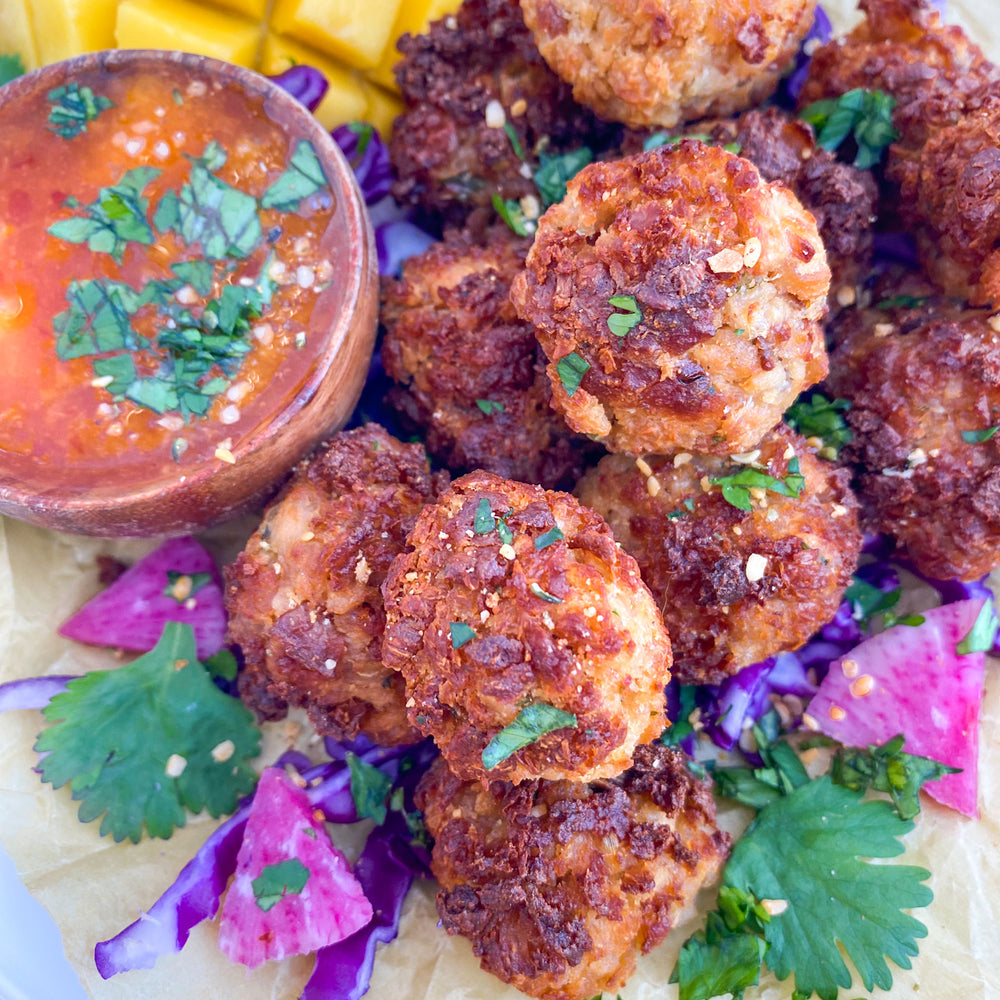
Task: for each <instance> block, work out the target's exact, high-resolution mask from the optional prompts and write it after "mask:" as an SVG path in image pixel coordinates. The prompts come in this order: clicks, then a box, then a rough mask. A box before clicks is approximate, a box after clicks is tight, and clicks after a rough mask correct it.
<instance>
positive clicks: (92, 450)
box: [0, 66, 337, 493]
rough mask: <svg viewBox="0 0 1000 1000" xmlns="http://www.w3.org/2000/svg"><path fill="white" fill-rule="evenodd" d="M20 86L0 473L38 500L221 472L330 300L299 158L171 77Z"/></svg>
mask: <svg viewBox="0 0 1000 1000" xmlns="http://www.w3.org/2000/svg"><path fill="white" fill-rule="evenodd" d="M35 90H36V92H35V93H33V94H29V95H27V96H25V97H24V98H21V99H16V100H15V101H13V102H8V103H7V104H6V106H5V107H4V125H3V135H4V141H3V143H2V145H0V255H2V259H3V262H4V266H3V270H2V273H0V345H2V348H3V352H4V363H3V364H2V365H0V465H2V466H3V467H4V468H5V469H6V470H7V471H8V472H11V473H13V474H14V475H15V476H17V477H18V478H20V479H21V481H22V482H26V483H30V484H32V487H33V488H35V489H37V490H38V492H40V493H43V492H45V491H46V489H48V488H51V487H53V486H55V485H57V484H65V480H66V478H67V474H66V470H67V469H71V470H72V475H71V477H70V478H71V479H72V482H73V483H74V484H75V485H77V486H78V487H79V489H80V490H81V491H85V490H88V489H92V488H95V487H98V486H106V485H107V484H108V483H109V482H112V483H116V484H118V483H120V484H122V485H123V486H127V485H132V484H137V485H146V484H155V483H156V482H157V481H158V480H161V479H166V478H168V477H172V476H176V475H177V473H178V471H180V472H181V474H183V472H184V470H185V469H192V468H195V467H196V466H198V465H201V464H204V463H206V462H218V461H232V452H233V451H234V450H236V449H237V448H238V447H239V443H240V442H241V441H242V440H244V439H245V438H246V437H248V436H250V435H253V434H255V433H257V432H259V431H260V429H261V428H262V426H264V425H266V423H267V422H268V420H269V419H270V414H272V413H273V412H275V411H276V410H278V409H279V408H280V406H281V404H282V402H283V401H285V400H288V399H290V398H292V397H294V396H295V394H296V393H298V392H299V391H300V390H301V388H302V386H303V385H305V384H306V383H307V381H308V378H309V374H310V371H311V369H312V368H313V366H314V365H315V362H316V352H315V351H313V350H310V346H311V341H313V340H317V339H318V337H319V334H318V333H316V332H314V331H312V330H311V329H310V321H311V317H312V316H313V313H314V311H315V310H316V309H317V304H318V303H319V302H320V300H321V299H322V297H323V296H324V295H327V296H328V295H336V294H337V283H336V280H335V278H336V276H335V274H334V270H335V268H334V265H333V264H332V263H331V262H330V260H329V256H328V255H324V253H323V246H324V244H325V243H326V242H327V240H325V238H324V236H325V234H327V230H328V228H329V227H331V225H332V224H333V223H334V221H335V216H336V208H337V206H336V205H335V199H334V197H333V194H332V192H331V189H330V186H329V184H328V182H327V179H326V177H325V175H324V174H323V170H322V167H321V165H320V163H319V160H318V158H317V157H316V154H315V151H314V150H313V148H312V146H311V144H310V143H308V142H306V141H304V140H301V139H300V140H296V139H295V138H294V137H290V136H289V135H288V134H286V132H285V131H284V130H283V129H282V128H281V127H280V126H279V125H278V124H276V123H275V122H273V121H271V120H270V119H269V118H268V116H267V114H266V111H265V108H264V102H263V98H260V97H255V96H252V95H249V94H247V93H246V92H245V91H244V90H243V89H242V88H240V87H239V86H237V85H235V84H229V83H222V82H220V81H216V80H214V79H212V78H210V77H208V76H205V77H200V76H199V75H198V74H197V73H193V74H192V72H191V71H190V70H178V69H177V68H171V67H169V66H168V67H165V68H164V69H163V70H158V69H157V70H150V69H149V68H148V67H143V68H141V69H136V68H133V69H128V68H126V69H120V70H117V71H114V72H109V71H106V70H95V71H93V72H92V73H90V74H89V75H88V74H84V75H81V76H79V77H77V78H76V80H75V81H74V82H73V83H72V84H70V85H68V86H66V87H62V88H56V89H54V90H52V91H48V92H44V91H43V92H37V90H38V88H35Z"/></svg>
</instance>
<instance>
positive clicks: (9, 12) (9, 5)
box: [0, 0, 39, 69]
mask: <svg viewBox="0 0 1000 1000" xmlns="http://www.w3.org/2000/svg"><path fill="white" fill-rule="evenodd" d="M0 50H2V51H3V52H4V53H6V54H10V55H18V56H20V57H21V62H23V63H24V68H25V69H37V68H38V65H39V63H38V49H37V48H35V36H34V35H33V34H32V32H31V11H30V10H29V9H28V3H27V0H0Z"/></svg>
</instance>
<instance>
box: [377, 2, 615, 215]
mask: <svg viewBox="0 0 1000 1000" xmlns="http://www.w3.org/2000/svg"><path fill="white" fill-rule="evenodd" d="M398 47H399V50H400V53H401V54H402V58H401V59H400V61H399V62H398V63H397V65H396V71H395V72H396V80H397V82H398V84H399V91H400V95H401V96H402V98H403V103H404V104H405V110H404V111H403V113H402V115H400V116H399V118H397V119H396V123H395V126H394V128H393V131H392V138H391V139H390V142H389V156H390V158H391V160H392V165H393V168H394V170H395V173H396V177H397V182H396V184H395V186H394V188H393V193H394V194H395V195H396V197H397V198H398V199H399V200H400V201H403V202H408V203H411V204H414V205H419V206H421V207H423V208H425V209H427V210H429V211H430V212H433V213H435V214H439V215H443V216H444V218H445V219H446V221H447V222H448V223H450V224H452V225H462V224H464V222H465V220H466V219H467V217H468V216H469V214H470V213H472V212H474V211H476V210H479V212H480V213H481V212H483V211H486V212H488V213H489V214H490V216H492V214H493V209H492V199H493V198H494V196H496V195H499V196H500V197H501V198H503V199H505V200H506V199H520V198H524V197H529V196H530V197H535V196H536V195H537V190H536V188H535V184H534V181H533V180H532V178H531V170H530V169H529V170H527V172H526V170H525V163H526V162H527V163H528V165H529V166H530V167H537V166H538V163H539V157H540V154H541V153H542V152H545V153H548V154H552V153H561V152H566V151H569V150H574V149H577V148H578V147H580V146H581V145H589V146H590V147H591V148H592V149H596V148H601V147H603V146H604V145H608V144H610V143H612V142H614V141H616V140H617V133H618V128H617V127H616V126H610V125H606V124H604V123H602V122H600V121H598V120H597V119H596V118H595V116H594V114H593V112H591V111H590V110H589V109H588V108H584V107H582V106H581V105H579V104H577V103H576V101H574V100H573V97H572V94H571V88H570V87H569V85H568V84H565V83H563V81H562V80H560V79H559V78H558V77H557V76H556V74H555V73H553V72H552V70H551V69H549V67H548V66H547V65H546V63H545V60H544V59H542V57H541V55H540V54H539V52H538V49H537V47H536V46H535V43H534V40H533V39H532V37H531V32H530V31H528V29H527V27H525V24H524V19H523V17H522V15H521V10H520V8H519V6H518V4H517V0H464V2H463V4H462V5H461V7H459V9H458V10H457V11H456V12H455V13H454V14H450V15H449V16H447V17H444V18H441V19H440V20H439V21H435V22H434V23H432V24H431V26H430V28H429V29H428V30H427V31H426V32H424V33H422V34H419V35H404V36H403V37H402V38H401V39H400V40H399V45H398Z"/></svg>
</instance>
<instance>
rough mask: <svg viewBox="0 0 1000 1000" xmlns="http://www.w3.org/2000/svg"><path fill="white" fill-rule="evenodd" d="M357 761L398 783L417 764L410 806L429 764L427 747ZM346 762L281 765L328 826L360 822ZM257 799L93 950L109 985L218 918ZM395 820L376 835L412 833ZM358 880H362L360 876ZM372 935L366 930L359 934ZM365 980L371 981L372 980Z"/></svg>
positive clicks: (380, 752)
mask: <svg viewBox="0 0 1000 1000" xmlns="http://www.w3.org/2000/svg"><path fill="white" fill-rule="evenodd" d="M358 756H359V757H360V758H361V759H362V760H364V761H366V762H367V763H369V764H372V765H374V766H376V767H379V768H380V769H381V770H382V771H383V772H384V773H385V774H386V776H387V777H389V778H391V779H393V780H394V781H395V780H396V778H397V777H399V775H400V772H401V769H402V765H403V761H404V759H408V760H410V761H412V762H413V764H412V766H411V768H410V770H409V771H407V772H406V777H405V781H403V782H401V783H402V784H403V787H404V789H405V792H404V794H405V795H406V796H408V798H409V801H411V802H412V787H413V786H415V783H416V781H417V780H418V779H419V777H420V775H421V774H422V773H423V771H424V770H425V769H426V766H427V764H428V763H429V760H430V757H429V752H428V750H427V749H426V748H425V747H422V746H421V747H417V748H413V747H395V748H392V749H388V750H386V749H382V748H380V747H376V746H371V747H370V748H369V749H368V750H366V751H364V752H363V753H360V754H359V755H358ZM345 758H346V751H345V756H344V757H341V758H340V759H336V760H330V761H326V762H324V763H322V764H317V765H315V766H312V765H310V763H309V760H308V758H306V757H304V756H303V755H302V754H297V753H288V754H285V755H284V756H283V757H281V758H280V759H279V760H278V761H277V762H276V764H275V765H274V766H278V767H284V766H286V765H289V766H293V767H295V768H296V769H297V770H299V771H301V774H302V778H303V780H305V781H306V782H308V788H307V791H308V795H309V800H310V802H312V804H313V805H314V806H315V807H316V808H318V809H322V810H323V813H324V815H325V817H326V819H327V820H328V821H330V822H332V823H355V822H357V820H358V813H357V809H356V807H355V805H354V799H353V798H352V796H351V773H350V768H349V767H348V766H347V763H346V759H345ZM251 801H252V798H246V799H244V800H243V802H242V803H241V804H240V807H239V809H238V810H237V811H236V812H235V813H234V814H233V815H232V816H231V817H230V818H229V819H228V820H226V822H224V823H223V824H222V825H221V826H220V827H219V828H218V829H217V830H216V831H215V832H214V833H213V834H212V835H211V836H210V837H209V838H208V840H207V841H206V842H205V843H204V844H203V845H202V847H201V849H200V850H199V851H198V853H197V854H196V855H195V856H194V858H192V859H191V861H189V862H188V863H187V864H186V865H185V866H184V868H183V869H181V872H180V874H179V875H178V877H177V879H176V880H175V881H174V882H173V884H172V885H170V887H169V888H168V889H167V890H166V892H164V893H163V895H162V896H160V898H159V899H158V900H157V901H156V902H155V903H154V904H153V905H152V907H150V909H149V911H148V912H146V913H141V914H140V916H139V919H138V920H136V921H135V922H134V923H132V924H130V925H129V926H128V927H126V928H125V929H124V930H123V931H121V932H120V933H119V934H117V935H116V936H115V937H113V938H111V939H110V940H108V941H101V942H99V943H98V945H97V946H96V947H95V949H94V961H95V963H96V965H97V970H98V972H100V974H101V976H103V977H104V978H105V979H108V978H110V977H111V976H114V975H117V974H118V973H120V972H128V971H131V970H133V969H151V968H152V967H153V966H154V965H155V964H156V960H157V959H158V958H159V957H160V956H161V955H168V954H171V953H173V952H177V951H180V950H181V948H183V947H184V945H185V944H186V943H187V939H188V937H189V936H190V934H191V931H192V929H193V928H194V927H195V926H196V925H197V924H199V923H201V922H202V921H203V920H210V919H211V918H212V917H214V916H215V914H216V913H217V912H218V909H219V904H220V902H221V900H222V895H223V893H224V892H225V890H226V886H227V885H228V884H229V880H230V878H232V876H233V873H234V872H235V871H236V859H237V856H238V855H239V850H240V845H241V844H242V842H243V834H244V832H245V830H246V825H247V819H248V817H249V815H250V804H251ZM390 819H391V820H393V821H394V822H391V823H387V824H386V825H385V826H384V827H377V828H376V830H375V831H373V834H372V836H374V835H375V834H376V833H378V831H380V830H381V831H383V832H382V833H381V834H379V836H383V837H389V836H392V837H395V838H397V839H400V838H401V836H402V834H401V831H402V830H405V820H404V819H403V817H400V816H398V814H396V813H392V814H390ZM400 824H402V826H400ZM369 839H371V837H370V838H369ZM377 839H378V838H376V840H377ZM373 850H374V848H373ZM404 850H405V841H401V843H400V844H399V845H396V846H395V847H394V851H395V855H397V856H399V857H401V858H404V859H405V857H406V855H405V853H404ZM411 857H412V858H413V860H412V861H410V862H409V864H410V871H411V876H410V877H411V878H412V873H414V872H422V871H423V860H422V859H421V858H420V857H418V856H417V855H411ZM358 877H359V879H360V874H359V876H358ZM361 881H362V885H363V886H364V888H365V894H366V895H368V886H367V885H366V884H365V882H364V880H361ZM407 884H408V883H407ZM369 899H370V900H371V902H372V905H373V907H374V908H375V910H376V914H377V913H378V905H377V904H376V899H375V897H374V896H369ZM365 931H367V928H366V929H365ZM365 931H359V932H358V934H362V933H365ZM353 937H357V935H354V936H353ZM334 947H336V946H334ZM369 971H370V969H369ZM365 982H366V983H367V979H365ZM366 988H367V987H366ZM358 995H359V996H360V994H358Z"/></svg>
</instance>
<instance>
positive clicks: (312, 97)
mask: <svg viewBox="0 0 1000 1000" xmlns="http://www.w3.org/2000/svg"><path fill="white" fill-rule="evenodd" d="M269 79H270V80H272V81H273V82H274V83H276V84H277V85H278V86H279V87H281V88H282V90H287V91H288V93H289V94H291V95H292V97H294V98H295V99H296V100H297V101H298V102H299V103H300V104H304V105H305V106H306V107H307V108H308V109H309V110H310V111H312V112H315V111H316V109H317V108H318V107H319V105H320V101H322V100H323V98H324V97H325V96H326V92H327V91H328V90H329V89H330V84H328V83H327V82H326V77H325V76H323V74H322V72H320V70H318V69H316V67H315V66H306V65H305V64H304V63H300V64H298V65H296V66H292V67H291V68H290V69H286V70H285V72H284V73H279V74H277V76H272V77H269Z"/></svg>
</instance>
